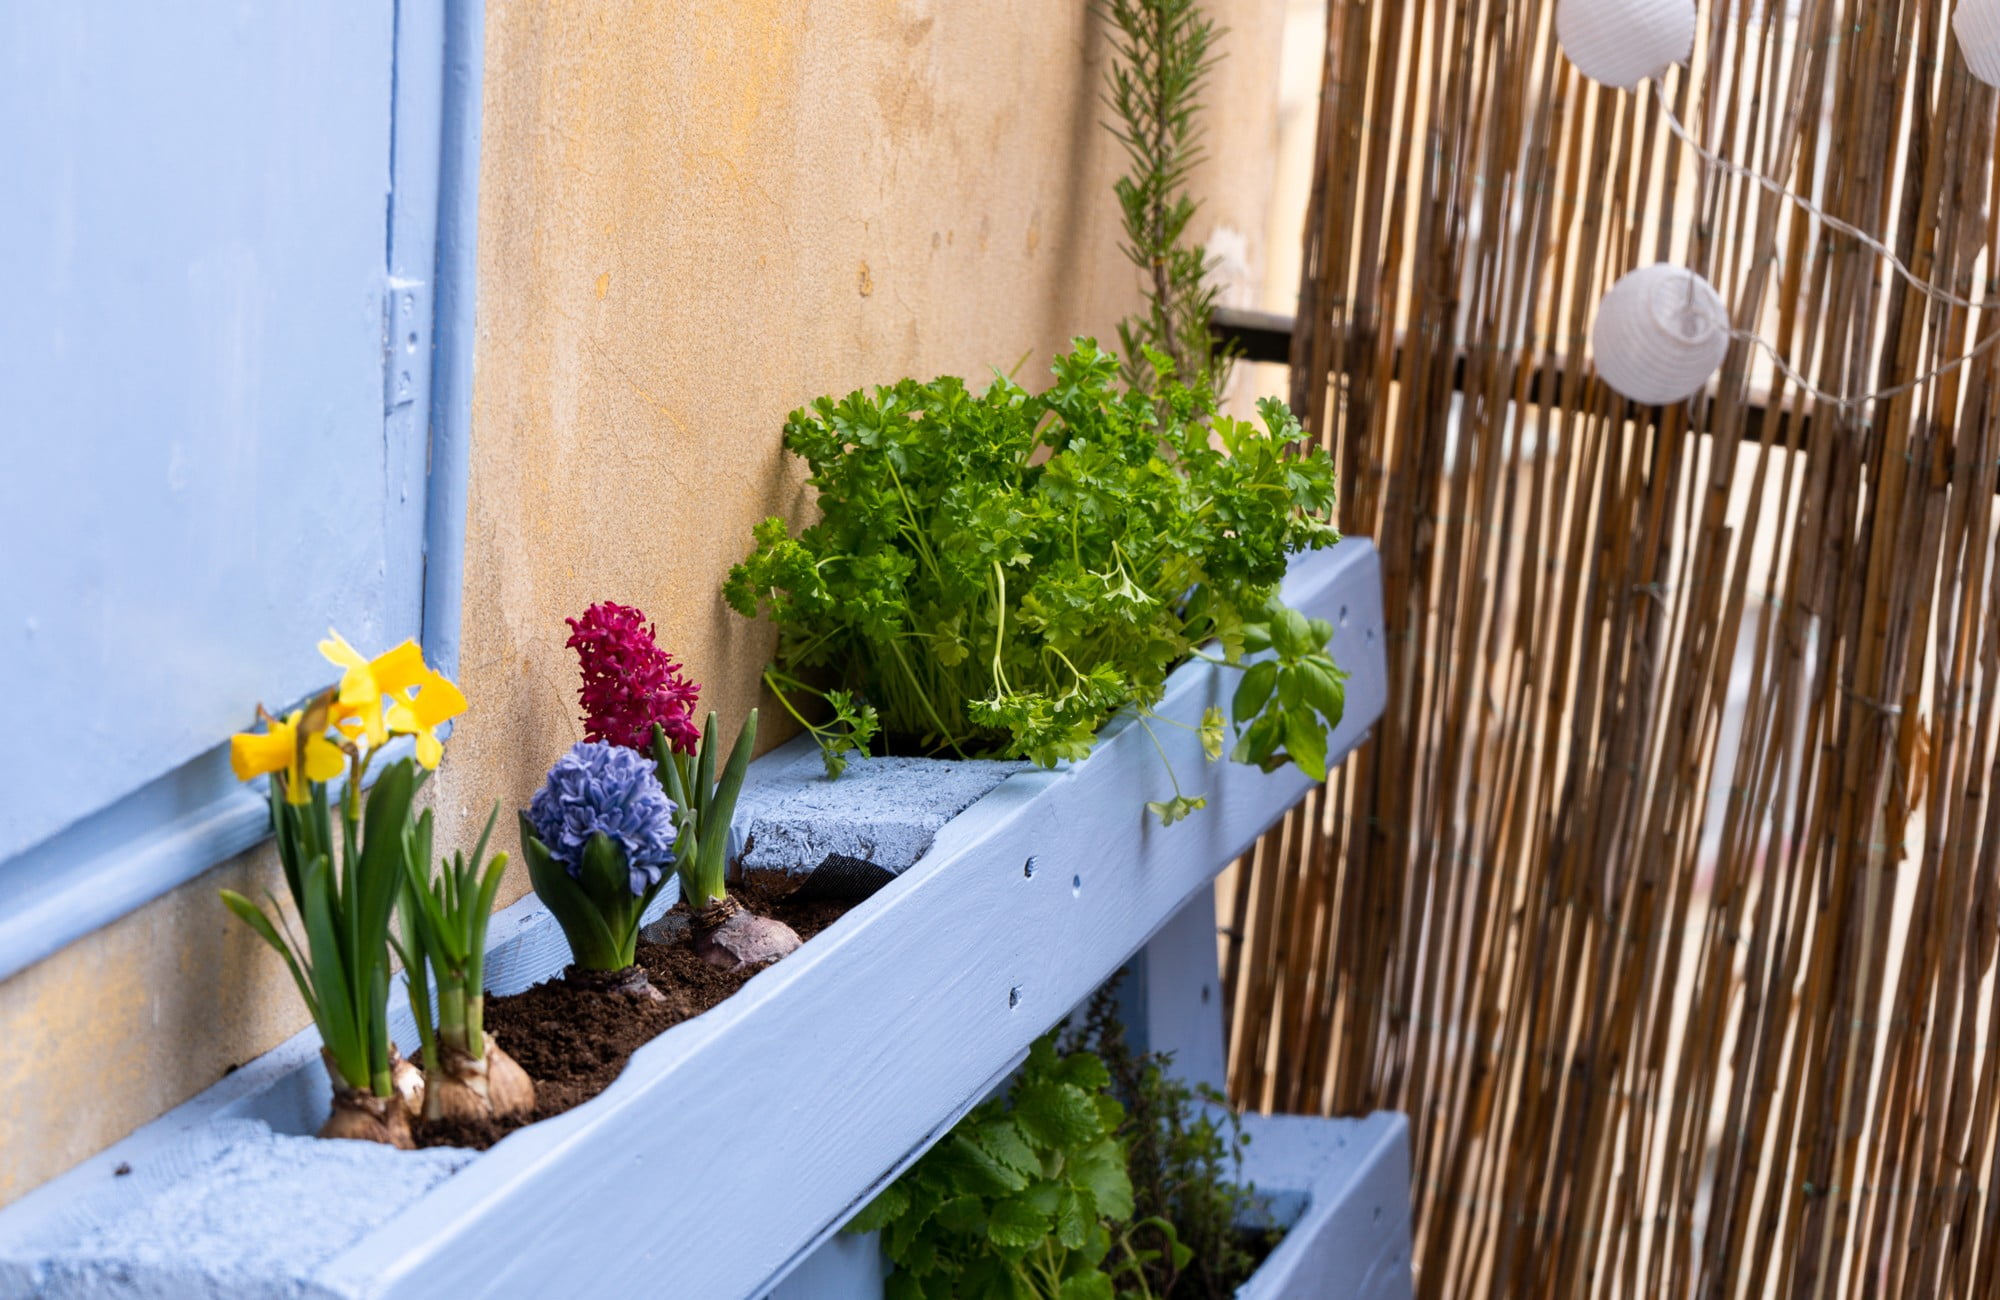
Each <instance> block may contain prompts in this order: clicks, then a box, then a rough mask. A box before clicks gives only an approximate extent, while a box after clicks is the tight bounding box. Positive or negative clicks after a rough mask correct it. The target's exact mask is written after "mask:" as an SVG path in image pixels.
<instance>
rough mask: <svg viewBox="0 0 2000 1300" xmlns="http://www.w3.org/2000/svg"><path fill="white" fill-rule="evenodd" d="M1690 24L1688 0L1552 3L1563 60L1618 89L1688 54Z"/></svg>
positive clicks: (1627, 87)
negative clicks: (1564, 58)
mask: <svg viewBox="0 0 2000 1300" xmlns="http://www.w3.org/2000/svg"><path fill="white" fill-rule="evenodd" d="M1994 2H1995V3H2000V0H1994ZM1694 27H1695V12H1694V0H1558V3H1557V5H1556V39H1557V40H1559V41H1561V42H1562V47H1563V53H1564V54H1567V55H1568V56H1569V61H1570V62H1571V63H1574V64H1575V65H1576V66H1577V68H1578V69H1579V70H1580V71H1582V73H1583V75H1584V76H1586V77H1589V78H1590V79H1591V80H1592V81H1601V82H1603V83H1604V84H1605V85H1607V86H1617V87H1618V88H1619V89H1621V90H1631V89H1633V88H1635V87H1636V86H1638V84H1639V83H1640V82H1642V81H1644V80H1645V79H1646V78H1648V77H1656V76H1658V75H1659V74H1660V73H1662V72H1665V71H1666V70H1667V69H1668V68H1670V67H1672V66H1673V65H1674V64H1676V63H1679V62H1680V61H1681V60H1683V59H1685V58H1687V57H1688V56H1689V55H1691V54H1693V53H1694Z"/></svg>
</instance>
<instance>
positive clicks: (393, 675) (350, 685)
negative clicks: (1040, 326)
mask: <svg viewBox="0 0 2000 1300" xmlns="http://www.w3.org/2000/svg"><path fill="white" fill-rule="evenodd" d="M326 637H327V639H326V640H324V641H322V642H320V643H319V652H320V653H321V654H323V655H325V656H326V659H327V662H328V663H331V664H332V665H334V666H335V667H336V668H340V669H342V670H344V671H343V672H342V673H341V677H340V691H339V694H338V695H337V696H336V698H335V703H336V705H337V707H336V709H335V710H334V716H333V722H334V725H335V726H337V727H339V728H340V729H341V731H342V732H343V733H344V734H346V735H347V736H349V737H350V738H352V737H354V736H355V735H357V734H360V735H366V736H367V737H368V747H369V748H370V749H379V748H381V746H382V744H383V742H384V741H386V740H388V739H389V727H388V725H387V723H386V721H385V720H384V718H383V710H384V708H385V707H386V705H385V704H384V700H385V698H393V697H396V696H398V695H400V694H401V693H402V692H404V691H407V690H409V689H410V688H411V687H412V686H415V685H417V684H418V683H420V682H422V681H423V680H424V675H425V674H426V673H428V672H430V669H428V668H426V667H424V652H423V651H422V650H421V649H419V648H418V646H417V643H416V642H415V641H404V642H403V643H402V644H401V645H399V646H396V647H395V648H394V649H391V650H388V651H386V652H384V653H382V654H379V655H376V656H375V657H374V658H373V659H365V658H363V657H362V655H361V652H360V651H359V650H356V649H355V648H354V647H353V646H351V645H349V644H348V643H347V638H346V637H343V636H342V635H341V634H340V633H338V632H336V631H334V630H333V629H332V628H328V629H327V631H326Z"/></svg>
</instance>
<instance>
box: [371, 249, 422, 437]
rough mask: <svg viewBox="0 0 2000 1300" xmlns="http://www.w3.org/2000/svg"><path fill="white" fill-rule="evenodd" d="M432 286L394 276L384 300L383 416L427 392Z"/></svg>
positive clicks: (389, 281) (390, 279)
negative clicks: (426, 377) (425, 382)
mask: <svg viewBox="0 0 2000 1300" xmlns="http://www.w3.org/2000/svg"><path fill="white" fill-rule="evenodd" d="M430 332H431V286H430V285H429V284H428V283H427V282H425V281H423V280H406V279H402V278H401V277H398V276H393V275H392V276H390V277H389V280H388V286H387V292H386V293H384V294H383V296H382V413H383V414H384V415H389V414H393V413H394V412H395V411H397V410H400V409H401V408H403V407H405V406H408V405H409V404H410V403H411V402H414V401H416V400H417V395H418V394H419V393H420V392H422V391H423V385H424V377H425V376H426V375H427V374H428V372H429V367H428V366H427V365H425V364H424V363H425V361H426V359H427V358H428V357H429V355H430V346H431V340H430Z"/></svg>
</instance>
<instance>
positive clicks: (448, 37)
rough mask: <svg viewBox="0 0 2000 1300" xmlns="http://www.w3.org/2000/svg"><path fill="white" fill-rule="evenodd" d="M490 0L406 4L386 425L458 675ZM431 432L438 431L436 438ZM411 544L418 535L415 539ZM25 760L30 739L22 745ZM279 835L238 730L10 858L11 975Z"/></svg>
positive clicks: (440, 656)
mask: <svg viewBox="0 0 2000 1300" xmlns="http://www.w3.org/2000/svg"><path fill="white" fill-rule="evenodd" d="M484 41H485V24H484V5H483V3H482V0H398V3H396V5H395V33H394V70H393V92H392V104H391V120H392V139H391V141H390V150H391V195H390V211H389V247H388V249H387V260H386V266H385V272H386V275H387V277H388V283H387V285H386V286H385V306H386V308H387V320H386V322H385V324H386V326H387V330H386V337H387V340H388V343H389V347H388V355H386V356H385V358H384V364H385V367H386V369H385V387H386V389H387V393H386V397H387V400H386V401H385V405H387V406H389V408H390V410H389V413H388V415H387V416H386V417H385V421H386V422H387V424H388V425H389V426H390V427H391V430H393V427H394V425H395V423H396V422H397V421H399V420H400V421H405V422H407V423H406V426H405V429H404V430H403V432H404V434H405V435H406V436H407V439H408V441H409V444H410V445H412V446H415V447H423V448H426V449H427V459H428V471H427V473H426V475H425V488H424V493H425V500H424V510H423V525H422V527H423V537H422V539H421V541H422V550H423V556H424V567H423V574H422V598H421V619H422V641H423V645H424V650H425V655H426V657H427V658H428V659H429V660H430V661H431V662H432V663H434V664H436V665H438V666H439V667H441V668H443V669H444V670H445V671H447V672H455V671H456V668H457V663H458V645H459V594H460V586H461V582H462V577H463V572H464V552H465V510H466V481H467V474H468V466H469V454H468V452H469V437H470V425H471V398H472V366H473V343H474V332H473V305H474V275H475V261H476V232H477V215H478V182H479V131H480V120H479V114H480V87H481V80H482V72H483V64H484ZM426 426H427V432H428V438H427V439H426V438H425V437H424V436H423V435H424V433H425V432H426ZM410 540H411V541H413V542H414V541H415V540H416V539H414V538H412V539H410ZM15 753H16V757H17V760H19V759H20V758H21V757H22V756H23V755H24V754H25V753H26V751H25V750H24V749H21V748H18V747H17V749H16V751H15ZM268 833H269V827H268V823H267V810H266V806H265V803H264V800H263V797H262V795H261V793H260V792H259V791H258V790H257V789H255V788H246V787H244V786H240V785H238V784H237V783H236V781H235V780H234V778H233V777H232V776H231V774H230V771H229V764H228V745H227V738H226V737H219V738H218V744H217V745H216V746H215V747H214V748H213V749H211V750H209V751H207V752H205V753H203V754H201V755H200V756H198V757H197V758H195V759H193V760H191V761H189V762H187V763H184V764H182V765H181V766H180V767H178V768H175V769H174V770H172V771H169V772H165V773H161V774H160V775H158V776H157V777H156V778H155V779H153V780H152V781H150V782H149V783H148V784H146V785H144V786H143V787H141V788H140V789H138V790H136V791H134V792H133V793H131V794H129V795H127V796H125V797H124V798H122V799H119V800H117V801H115V802H113V803H112V804H110V805H109V806H107V807H104V808H101V809H98V810H97V811H95V812H93V813H90V814H88V815H87V816H85V817H84V818H82V819H81V820H80V821H77V822H75V823H74V824H72V825H70V826H68V827H66V828H65V829H63V830H61V831H59V832H58V833H56V834H55V835H53V836H52V837H50V838H48V839H45V840H43V841H41V842H40V843H37V844H34V845H32V846H30V847H28V848H27V849H25V850H23V851H21V852H19V853H16V854H15V855H14V856H12V857H11V858H8V859H6V860H4V861H0V979H4V978H6V977H7V976H9V975H12V974H14V973H15V972H17V971H19V970H21V969H22V968H24V967H26V966H29V965H32V964H33V963H35V962H37V961H40V960H42V959H43V958H45V957H47V956H49V955H51V954H53V953H55V952H57V951H58V950H60V949H62V948H63V947H66V946H67V945H68V944H70V943H72V942H74V941H75V940H77V939H79V938H81V937H83V936H84V935H86V934H89V933H90V932H92V931H93V930H97V929H99V928H101V927H102V926H104V925H106V924H108V923H110V922H112V921H114V920H117V919H118V918H119V917H121V916H124V915H125V914H127V913H129V912H131V911H133V910H134V909H136V908H139V907H141V906H144V905H145V904H146V903H149V902H151V901H153V900H154V899H156V898H158V897H160V896H161V895H163V894H165V893H167V892H168V891H169V890H171V889H173V888H174V887H176V886H178V885H181V884H183V883H185V882H187V881H188V880H191V879H193V878H194V877H196V876H198V875H200V874H201V873H202V872H204V871H206V870H208V869H209V868H211V867H213V866H215V865H216V864H217V863H219V862H222V861H225V860H226V859H228V858H230V857H233V856H235V855H236V854H239V853H241V852H243V851H245V850H247V849H249V848H251V847H253V846H254V845H256V844H257V843H258V842H260V841H261V840H263V839H264V838H265V837H266V836H267V834H268Z"/></svg>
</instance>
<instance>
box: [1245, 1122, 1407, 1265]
mask: <svg viewBox="0 0 2000 1300" xmlns="http://www.w3.org/2000/svg"><path fill="white" fill-rule="evenodd" d="M1243 1125H1244V1129H1245V1130H1246V1131H1247V1132H1248V1133H1249V1134H1250V1139H1251V1140H1250V1150H1249V1153H1248V1156H1247V1158H1246V1159H1245V1162H1244V1176H1245V1177H1246V1178H1248V1179H1249V1180H1250V1181H1251V1182H1253V1183H1255V1184H1256V1185H1257V1190H1258V1192H1259V1193H1260V1194H1263V1193H1269V1192H1279V1193H1283V1194H1285V1195H1286V1196H1287V1197H1298V1196H1300V1195H1301V1194H1302V1195H1303V1198H1304V1202H1305V1204H1304V1208H1303V1211H1302V1212H1301V1213H1300V1215H1299V1217H1298V1219H1297V1221H1296V1222H1294V1223H1293V1224H1292V1225H1291V1227H1290V1228H1289V1229H1288V1230H1287V1231H1286V1233H1285V1238H1284V1240H1283V1241H1281V1242H1279V1243H1278V1248H1277V1249H1276V1250H1274V1251H1272V1252H1271V1255H1270V1257H1269V1258H1268V1259H1266V1260H1265V1261H1264V1263H1263V1266H1262V1267H1260V1268H1259V1269H1258V1270H1257V1273H1256V1276H1254V1277H1253V1278H1251V1279H1250V1281H1249V1282H1247V1283H1245V1284H1244V1285H1243V1286H1242V1287H1241V1288H1240V1289H1239V1290H1238V1291H1237V1293H1236V1294H1237V1296H1238V1297H1239V1298H1240V1300H1409V1296H1410V1295H1411V1293H1412V1288H1413V1285H1414V1276H1413V1274H1412V1273H1411V1255H1410V1240H1411V1238H1410V1126H1409V1121H1408V1120H1407V1119H1405V1118H1404V1117H1403V1116H1401V1115H1397V1114H1394V1113H1391V1112H1380V1113H1377V1114H1374V1115H1369V1116H1367V1117H1365V1118H1362V1119H1318V1118H1308V1117H1306V1116H1301V1115H1246V1116H1244V1120H1243Z"/></svg>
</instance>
